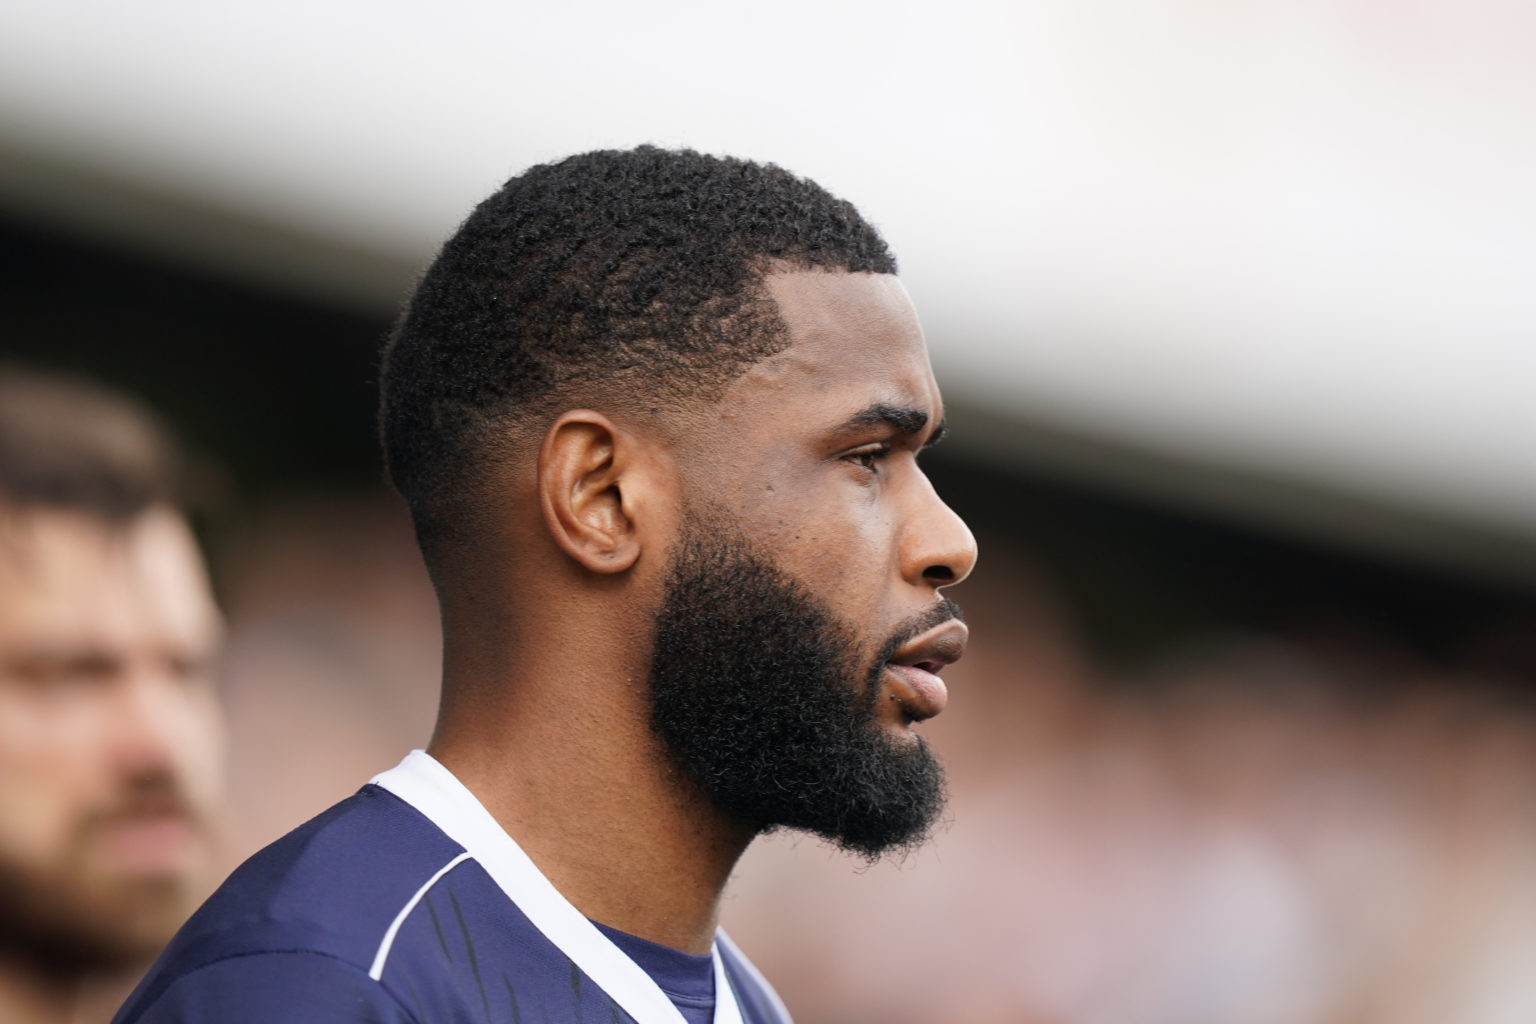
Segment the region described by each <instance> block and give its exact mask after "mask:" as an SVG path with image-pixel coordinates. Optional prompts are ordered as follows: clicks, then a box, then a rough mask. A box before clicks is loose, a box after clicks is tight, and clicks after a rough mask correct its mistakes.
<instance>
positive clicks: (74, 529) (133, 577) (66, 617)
mask: <svg viewBox="0 0 1536 1024" xmlns="http://www.w3.org/2000/svg"><path fill="white" fill-rule="evenodd" d="M217 630H218V614H217V611H216V610H215V608H214V604H213V598H212V595H211V593H210V590H209V587H208V581H207V576H206V573H205V572H204V569H203V565H202V559H201V557H200V555H199V554H198V551H197V546H196V542H195V541H194V540H193V539H192V535H191V532H190V531H189V530H188V529H187V526H186V523H185V522H184V521H183V520H182V519H181V517H180V516H179V515H177V514H176V513H174V512H171V511H170V510H166V509H151V510H150V511H148V512H145V513H144V514H142V515H140V516H139V517H138V518H136V519H134V520H132V521H131V522H129V523H126V524H123V525H121V526H118V525H114V524H109V523H106V522H103V521H100V520H98V519H96V518H94V517H92V516H88V515H83V514H80V513H75V512H68V511H61V510H54V509H35V510H33V509H29V510H22V511H17V510H13V509H3V508H0V647H13V646H15V645H17V644H45V645H55V644H57V645H74V644H82V643H88V644H102V645H122V644H134V643H139V642H144V641H150V642H171V643H178V644H194V645H201V644H203V643H206V642H207V639H208V638H209V637H211V636H212V635H213V634H214V633H216V632H217Z"/></svg>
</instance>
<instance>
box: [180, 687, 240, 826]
mask: <svg viewBox="0 0 1536 1024" xmlns="http://www.w3.org/2000/svg"><path fill="white" fill-rule="evenodd" d="M175 723H176V724H175V727H174V729H173V737H172V743H171V750H172V758H173V762H174V764H175V766H176V772H177V774H178V776H179V778H178V781H179V782H180V783H181V786H182V788H183V792H184V793H185V794H186V796H187V797H188V799H190V800H192V801H193V803H194V804H197V805H198V806H199V807H201V808H202V809H204V810H207V809H209V808H210V807H211V806H212V805H214V804H216V803H217V802H218V799H219V797H220V796H221V795H222V793H223V791H224V768H225V753H226V733H225V727H224V715H223V709H222V707H221V706H220V704H219V702H218V698H217V696H216V695H215V694H214V692H213V691H212V690H211V689H199V690H197V691H194V692H192V693H189V694H187V695H186V699H185V700H182V701H179V702H178V703H177V705H176V710H175Z"/></svg>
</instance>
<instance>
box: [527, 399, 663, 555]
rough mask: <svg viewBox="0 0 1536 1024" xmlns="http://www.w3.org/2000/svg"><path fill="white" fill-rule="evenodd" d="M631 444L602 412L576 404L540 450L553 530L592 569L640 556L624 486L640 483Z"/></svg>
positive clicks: (542, 492)
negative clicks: (576, 406) (577, 407)
mask: <svg viewBox="0 0 1536 1024" xmlns="http://www.w3.org/2000/svg"><path fill="white" fill-rule="evenodd" d="M633 447H634V444H633V439H632V438H631V437H630V436H629V435H627V434H625V433H624V432H623V431H622V430H621V429H620V428H619V427H618V426H616V425H615V424H614V423H613V421H612V420H610V419H608V417H606V416H604V415H603V414H602V413H599V412H593V411H592V410H590V409H574V410H571V411H570V412H566V413H564V414H562V415H561V416H560V418H559V419H557V420H555V422H554V424H553V425H552V426H551V427H550V428H549V431H548V432H547V433H546V434H545V435H544V445H543V447H542V448H541V449H540V450H539V466H538V473H539V504H540V507H541V508H542V509H543V512H544V521H545V523H546V524H547V525H548V527H549V532H550V535H551V536H553V537H554V539H555V543H556V544H558V545H560V548H561V549H562V550H563V551H565V553H566V554H568V555H570V556H571V557H572V558H574V559H575V560H576V561H577V562H580V563H581V564H582V565H583V566H585V567H586V568H587V569H590V570H591V571H593V572H600V573H617V572H624V571H626V570H628V569H629V568H630V567H631V566H632V565H634V564H635V561H636V559H638V558H639V557H640V540H639V536H638V534H637V531H636V529H635V524H634V520H633V516H632V512H633V506H632V502H627V501H626V495H625V490H624V489H625V486H626V485H630V486H633V487H638V486H639V481H638V480H637V479H635V470H636V467H635V465H634V459H633Z"/></svg>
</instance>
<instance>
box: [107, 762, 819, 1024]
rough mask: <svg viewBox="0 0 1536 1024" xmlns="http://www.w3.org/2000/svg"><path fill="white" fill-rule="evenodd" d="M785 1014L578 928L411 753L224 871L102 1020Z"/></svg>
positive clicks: (720, 959)
mask: <svg viewBox="0 0 1536 1024" xmlns="http://www.w3.org/2000/svg"><path fill="white" fill-rule="evenodd" d="M631 1021H632V1022H635V1024H684V1022H685V1021H686V1022H687V1024H738V1022H739V1024H789V1015H788V1013H786V1012H785V1010H784V1007H783V1004H781V1003H780V1002H779V1000H778V997H777V996H776V995H775V994H774V993H773V990H772V989H771V988H770V987H769V986H768V983H767V982H766V981H764V980H763V978H762V976H761V975H760V974H758V973H757V971H756V969H755V968H753V967H752V965H751V964H750V963H748V962H747V960H746V959H745V957H743V956H742V955H741V953H740V951H738V950H737V949H736V948H735V946H733V945H732V944H731V942H730V940H729V939H727V938H726V937H725V934H724V933H723V932H721V933H718V934H717V937H716V942H715V948H714V951H713V953H712V954H711V955H709V956H690V955H689V954H686V953H682V952H679V951H677V950H673V949H669V948H667V947H664V946H658V945H656V944H654V943H650V942H646V941H645V940H643V939H639V938H637V937H635V936H630V935H625V934H623V933H621V932H616V931H614V930H612V929H608V928H604V927H602V926H599V925H595V924H593V923H592V922H590V921H588V920H587V919H586V918H585V917H583V916H582V915H581V914H580V912H579V911H577V910H576V908H575V907H573V906H572V905H571V904H570V903H569V902H568V901H566V900H565V898H564V897H562V896H561V895H560V894H559V893H558V892H557V891H556V890H555V888H554V886H553V885H551V884H550V883H549V881H548V880H547V879H546V878H544V876H543V875H542V874H540V873H539V871H538V869H537V868H536V867H534V865H533V863H532V861H530V860H528V858H527V856H526V855H525V854H524V853H523V851H522V850H521V848H519V847H518V846H517V844H516V843H515V842H514V841H513V840H512V839H511V837H509V836H508V835H507V834H506V832H504V831H503V830H502V829H501V828H500V826H498V825H497V824H496V822H495V819H493V818H492V817H491V815H490V813H489V812H487V811H486V810H485V808H484V807H483V806H481V804H480V803H479V801H477V800H476V799H475V798H474V796H473V795H472V794H471V793H470V792H469V790H467V789H465V788H464V787H463V785H462V784H460V783H459V782H458V780H457V779H455V778H454V777H453V775H452V774H451V773H450V772H449V771H448V770H447V769H446V768H444V767H443V766H442V765H440V764H439V763H438V762H437V761H435V760H434V759H432V758H431V757H430V756H428V755H427V754H425V753H423V752H421V751H416V752H414V753H412V754H411V755H410V756H409V757H407V758H406V759H405V761H403V762H402V763H401V764H400V766H399V767H398V768H395V769H392V770H391V771H388V772H385V773H384V774H383V775H380V776H379V777H377V778H376V779H374V780H373V782H372V783H370V784H369V785H367V786H365V787H364V788H363V789H362V790H361V791H360V792H359V793H358V794H357V795H356V796H354V797H352V798H350V799H348V800H345V801H343V802H342V803H340V804H337V805H336V806H335V807H333V808H331V809H330V810H329V811H326V812H325V813H324V814H322V815H320V816H319V817H318V818H315V819H314V820H313V821H310V822H309V823H307V824H305V825H303V826H302V827H300V828H298V829H297V830H295V831H294V832H291V833H290V834H288V835H287V836H285V837H284V838H282V839H281V840H279V841H278V842H276V843H274V844H272V845H271V846H269V847H267V848H266V849H265V850H262V851H261V852H260V853H258V854H256V855H255V856H254V857H252V858H251V859H250V860H248V861H246V862H245V864H243V865H241V867H240V868H239V869H238V870H236V871H235V873H234V874H233V875H231V876H230V877H229V879H228V881H226V882H225V883H224V885H223V886H221V887H220V888H219V890H218V891H217V892H216V893H214V895H213V896H212V897H211V898H210V899H209V900H208V902H207V903H205V904H204V905H203V906H202V908H201V909H200V910H198V912H197V913H196V914H194V915H193V916H192V918H191V920H189V921H188V922H187V923H186V925H185V926H184V927H183V928H182V929H181V931H180V932H179V933H177V935H176V937H175V938H174V939H172V940H171V943H170V945H169V946H167V947H166V949H165V951H164V952H163V953H162V954H161V956H160V958H159V959H158V960H157V961H156V962H155V965H154V966H153V967H152V968H151V969H150V972H149V974H148V975H146V976H145V978H144V980H143V981H142V982H140V983H139V986H138V988H136V989H135V990H134V992H133V994H132V995H131V996H129V998H128V1001H127V1002H126V1003H125V1004H124V1005H123V1008H122V1009H121V1010H120V1011H119V1012H118V1015H117V1017H116V1018H115V1019H114V1024H193V1022H198V1024H204V1022H206V1024H342V1022H348V1024H363V1022H368V1024H456V1022H466V1024H468V1022H474V1024H545V1022H549V1024H561V1022H592V1024H599V1022H600V1024H625V1022H631Z"/></svg>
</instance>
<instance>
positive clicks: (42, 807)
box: [0, 369, 222, 1024]
mask: <svg viewBox="0 0 1536 1024" xmlns="http://www.w3.org/2000/svg"><path fill="white" fill-rule="evenodd" d="M176 478H177V470H176V459H175V456H174V454H173V453H172V451H171V449H170V447H169V444H168V442H167V441H166V440H165V439H164V437H163V435H162V432H161V431H160V430H159V428H158V427H156V426H155V425H154V423H153V422H152V421H151V420H150V419H149V418H148V417H147V416H146V415H145V414H143V413H141V412H140V411H139V410H137V409H136V408H135V407H133V406H131V405H129V404H128V403H126V402H125V401H123V400H121V399H119V398H117V397H115V396H112V395H108V394H105V393H101V392H98V391H96V390H94V389H91V388H88V387H86V386H85V385H79V384H73V383H70V382H67V381H62V380H59V379H55V378H51V377H44V376H41V375H38V374H33V373H25V372H22V371H18V370H4V369H0V1020H3V1021H5V1022H7V1024H45V1022H60V1024H63V1022H78V1021H82V1020H85V1019H89V1018H90V1016H91V1006H90V1003H91V999H92V994H93V993H95V992H101V991H106V992H111V991H114V989H113V988H112V986H113V984H114V982H115V983H116V984H117V985H119V986H122V987H118V988H116V989H115V993H116V995H115V997H114V998H113V999H112V1003H116V1002H117V1001H118V1000H120V999H121V997H122V992H123V989H124V988H125V987H126V985H128V984H131V983H132V982H133V981H134V980H135V976H136V974H137V972H139V971H142V970H143V969H144V967H145V966H146V965H147V964H148V962H149V960H150V959H151V958H152V957H153V956H154V955H155V954H156V953H157V952H159V950H160V948H161V946H163V945H164V944H165V942H166V940H167V939H169V938H170V937H171V935H172V933H173V932H174V931H175V930H176V928H177V927H178V926H179V925H180V924H181V923H182V922H183V921H184V920H185V919H186V917H187V915H188V914H189V913H190V912H191V911H192V909H193V907H194V906H195V901H196V900H197V899H199V898H201V896H202V895H204V894H205V893H206V891H207V890H206V888H205V886H206V885H207V884H208V883H209V882H211V881H212V879H211V878H210V877H209V871H210V868H211V866H212V858H213V853H214V851H213V847H212V842H211V840H212V837H211V835H210V827H209V826H210V812H211V809H212V805H213V803H214V801H215V799H216V797H217V795H218V793H219V788H220V783H221V773H222V730H221V724H220V717H219V711H218V706H217V703H216V701H215V694H214V692H213V688H212V685H211V682H210V675H209V671H208V670H209V665H210V661H211V659H212V656H213V653H214V649H215V647H216V645H217V641H218V637H219V629H220V627H219V619H218V615H217V613H216V611H215V609H214V606H213V601H212V598H211V597H210V594H209V589H208V582H207V578H206V576H205V574H204V571H203V565H202V560H201V558H200V557H199V555H198V551H197V547H196V545H195V543H194V541H193V539H192V535H191V533H190V532H189V531H188V529H187V525H186V522H185V521H184V520H183V518H182V516H181V514H180V513H179V512H177V510H176V506H175V504H174V501H175V497H176V488H177V479H176ZM97 1009H98V1010H100V1011H101V1012H100V1017H101V1018H102V1019H104V1018H105V1017H106V1015H107V1012H110V1008H109V1007H108V1008H102V1007H97Z"/></svg>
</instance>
